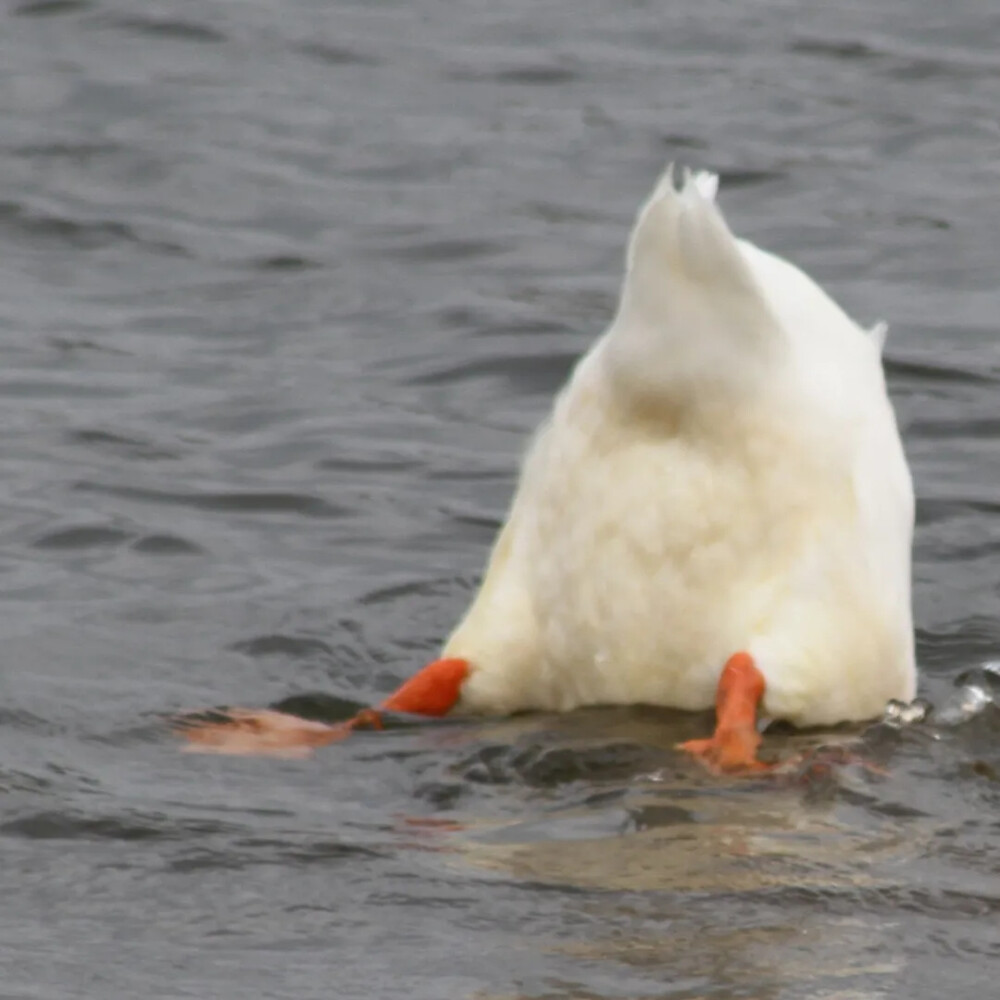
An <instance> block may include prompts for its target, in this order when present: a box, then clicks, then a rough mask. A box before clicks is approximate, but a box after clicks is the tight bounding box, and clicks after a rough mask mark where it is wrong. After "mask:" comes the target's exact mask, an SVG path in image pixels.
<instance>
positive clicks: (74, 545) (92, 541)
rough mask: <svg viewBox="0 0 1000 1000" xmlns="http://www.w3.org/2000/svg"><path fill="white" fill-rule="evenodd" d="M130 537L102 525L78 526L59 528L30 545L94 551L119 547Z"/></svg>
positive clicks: (125, 533)
mask: <svg viewBox="0 0 1000 1000" xmlns="http://www.w3.org/2000/svg"><path fill="white" fill-rule="evenodd" d="M130 537H131V536H130V535H129V533H128V532H126V531H121V530H120V529H118V528H109V527H106V526H103V525H78V526H76V527H71V528H60V529H59V530H57V531H50V532H48V533H47V534H45V535H42V536H40V537H39V538H36V539H35V540H34V541H33V542H32V543H31V546H32V548H35V549H60V550H71V549H95V548H108V547H111V546H117V545H121V544H122V543H123V542H126V541H128V540H129V538H130Z"/></svg>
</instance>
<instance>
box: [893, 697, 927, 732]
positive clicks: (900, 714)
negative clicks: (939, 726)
mask: <svg viewBox="0 0 1000 1000" xmlns="http://www.w3.org/2000/svg"><path fill="white" fill-rule="evenodd" d="M930 712H931V704H930V702H929V701H926V700H925V699H923V698H916V699H915V700H913V701H909V702H907V701H900V700H899V699H898V698H893V699H892V701H890V702H889V704H888V705H886V706H885V712H884V714H883V715H882V722H883V723H884V724H885V725H887V726H895V727H897V728H902V727H903V726H912V725H914V724H916V723H918V722H923V721H924V720H925V719H926V718H927V716H928V715H930Z"/></svg>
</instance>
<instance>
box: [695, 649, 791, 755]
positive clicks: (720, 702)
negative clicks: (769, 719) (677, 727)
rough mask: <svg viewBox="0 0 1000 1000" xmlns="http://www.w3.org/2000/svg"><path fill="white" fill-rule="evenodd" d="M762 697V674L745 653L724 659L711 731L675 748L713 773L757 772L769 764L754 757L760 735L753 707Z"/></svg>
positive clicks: (755, 706) (755, 707) (750, 657)
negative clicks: (704, 738)
mask: <svg viewBox="0 0 1000 1000" xmlns="http://www.w3.org/2000/svg"><path fill="white" fill-rule="evenodd" d="M763 696H764V675H763V674H762V673H761V672H760V671H759V670H758V669H757V666H756V664H755V663H754V662H753V657H752V656H751V655H750V654H749V653H736V654H735V655H733V656H731V657H730V658H729V660H728V661H727V662H726V665H725V667H724V668H723V671H722V676H721V677H720V678H719V686H718V689H717V690H716V695H715V716H716V722H715V732H714V733H713V734H712V736H711V737H710V738H709V739H706V740H688V741H687V742H686V743H681V744H679V745H678V746H679V749H681V750H684V751H686V752H687V753H689V754H691V755H692V756H694V757H697V758H698V759H699V760H700V761H701V762H702V763H703V764H704V765H705V766H706V767H707V768H708V769H709V770H710V771H712V772H714V773H715V774H757V773H759V772H761V771H770V770H771V769H772V767H773V765H771V764H765V763H764V762H763V761H760V760H758V759H757V747H758V746H759V745H760V734H759V733H758V732H757V706H758V705H759V704H760V700H761V698H763Z"/></svg>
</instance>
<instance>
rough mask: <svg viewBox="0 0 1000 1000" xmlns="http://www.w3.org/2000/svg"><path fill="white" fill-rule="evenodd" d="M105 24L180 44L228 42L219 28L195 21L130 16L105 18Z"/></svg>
mask: <svg viewBox="0 0 1000 1000" xmlns="http://www.w3.org/2000/svg"><path fill="white" fill-rule="evenodd" d="M102 20H103V22H104V23H105V24H106V25H108V26H110V27H113V28H119V29H121V30H123V31H128V32H130V33H132V34H136V35H143V36H145V37H147V38H163V39H166V40H169V41H178V42H201V43H218V42H224V41H226V36H225V35H224V34H223V33H222V32H221V31H219V30H218V29H217V28H212V27H209V26H208V25H207V24H198V23H195V22H194V21H180V20H161V19H159V18H152V17H141V16H134V15H133V16H129V17H105V18H102Z"/></svg>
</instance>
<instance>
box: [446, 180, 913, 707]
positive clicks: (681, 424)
mask: <svg viewBox="0 0 1000 1000" xmlns="http://www.w3.org/2000/svg"><path fill="white" fill-rule="evenodd" d="M716 185H717V180H716V178H715V177H714V176H713V175H711V174H705V173H701V174H696V175H694V176H690V175H686V176H685V178H684V181H683V183H682V184H681V186H680V188H679V189H678V188H677V187H676V185H675V182H674V178H673V175H672V172H670V171H668V172H667V175H666V176H665V177H664V179H663V180H662V181H661V182H660V184H659V185H658V186H657V188H656V190H655V191H654V193H653V195H652V197H651V198H650V199H649V201H648V202H647V203H646V204H645V206H644V207H643V208H642V209H641V211H640V213H639V216H638V219H637V221H636V225H635V229H634V231H633V233H632V238H631V242H630V245H629V250H628V264H627V270H626V276H625V280H624V283H623V287H622V293H621V301H620V303H619V307H618V312H617V315H616V316H615V319H614V321H613V322H612V324H611V326H610V328H609V329H608V331H607V332H606V333H605V334H604V335H603V336H602V337H601V338H600V339H599V340H598V341H597V342H596V343H595V344H594V346H593V347H592V348H591V350H590V351H589V352H588V353H587V354H586V355H585V356H584V357H583V358H582V359H581V360H580V362H579V364H578V365H577V367H576V369H575V371H574V372H573V375H572V377H571V378H570V380H569V383H568V384H567V386H566V387H565V388H564V389H563V390H562V392H561V393H560V394H559V396H558V398H557V399H556V401H555V406H554V408H553V411H552V413H551V415H550V416H549V417H548V418H547V419H546V421H545V423H544V424H543V426H542V427H541V429H540V430H539V432H538V434H537V437H536V438H535V440H534V442H533V444H532V446H531V448H530V451H529V453H528V455H527V458H526V460H525V463H524V467H523V469H522V473H521V481H520V484H519V487H518V490H517V493H516V496H515V498H514V501H513V504H512V506H511V510H510V514H509V517H508V520H507V523H506V525H505V526H504V528H503V530H502V531H501V533H500V536H499V538H498V539H497V542H496V545H495V548H494V551H493V553H492V556H491V558H490V561H489V565H488V568H487V572H486V576H485V579H484V580H483V584H482V587H481V589H480V592H479V593H478V595H477V596H476V598H475V600H474V602H473V604H472V606H471V607H470V608H469V610H468V612H467V614H466V615H465V618H464V619H463V620H462V622H461V623H460V624H459V626H458V628H457V629H456V630H455V632H454V633H453V634H452V636H451V638H450V639H449V640H448V642H447V644H446V646H445V649H444V655H445V656H449V657H462V658H464V659H467V660H468V661H469V663H470V664H471V673H470V676H469V678H468V680H466V682H465V684H464V686H463V688H462V692H461V700H460V702H459V705H458V706H457V708H458V710H459V711H462V710H464V711H474V712H490V713H501V712H511V711H518V710H522V709H554V710H566V709H571V708H574V707H577V706H580V705H588V704H626V703H648V704H655V705H667V706H674V707H678V708H684V709H706V708H709V707H711V705H712V704H713V699H714V697H715V691H716V684H717V682H718V679H719V675H720V672H721V670H722V667H723V664H724V663H725V662H726V660H727V658H728V657H729V656H731V655H732V654H733V653H735V652H737V651H740V650H745V651H747V652H749V653H750V654H751V655H752V656H753V657H754V660H755V661H756V664H757V666H758V668H759V669H760V671H761V672H762V673H763V675H764V678H765V681H766V690H765V696H764V702H763V711H764V712H765V714H767V715H770V716H772V717H775V718H782V719H787V720H788V721H790V722H792V723H794V724H796V725H803V726H804V725H820V724H827V723H834V722H838V721H843V720H851V719H865V718H871V717H874V716H876V715H878V714H879V713H880V712H881V711H882V709H883V707H884V705H885V703H886V702H887V701H888V700H889V699H891V698H901V699H907V700H909V699H910V698H912V697H913V695H914V688H915V668H914V658H913V633H912V623H911V611H910V545H911V535H912V525H913V491H912V485H911V481H910V475H909V471H908V469H907V465H906V460H905V458H904V455H903V450H902V445H901V443H900V440H899V434H898V431H897V429H896V422H895V418H894V415H893V412H892V408H891V405H890V403H889V400H888V397H887V395H886V389H885V382H884V378H883V373H882V364H881V346H882V341H883V340H884V334H885V330H884V327H880V328H877V329H876V330H874V331H872V332H870V333H868V332H865V331H864V330H862V329H861V328H860V327H858V326H857V325H856V324H855V323H853V322H852V321H851V320H850V319H849V318H848V317H847V315H846V314H845V313H844V312H843V311H842V310H841V309H840V308H839V307H838V306H837V305H836V304H835V303H834V302H833V301H832V300H831V299H830V298H829V297H828V296H827V295H826V294H825V293H824V292H823V291H822V290H821V289H820V288H819V287H818V286H817V285H816V284H815V283H814V282H813V281H812V280H811V279H810V278H808V277H807V276H806V275H805V274H803V273H802V272H801V271H799V270H798V269H797V268H796V267H794V266H793V265H791V264H789V263H788V262H786V261H784V260H782V259H781V258H779V257H776V256H774V255H772V254H769V253H766V252H765V251H763V250H760V249H759V248H757V247H755V246H753V245H752V244H750V243H747V242H745V241H743V240H738V239H736V238H735V237H734V236H733V235H732V234H731V232H730V231H729V229H728V227H727V225H726V222H725V220H724V219H723V217H722V214H721V213H720V211H719V209H718V208H717V207H716V205H715V202H714V195H715V190H716Z"/></svg>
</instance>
